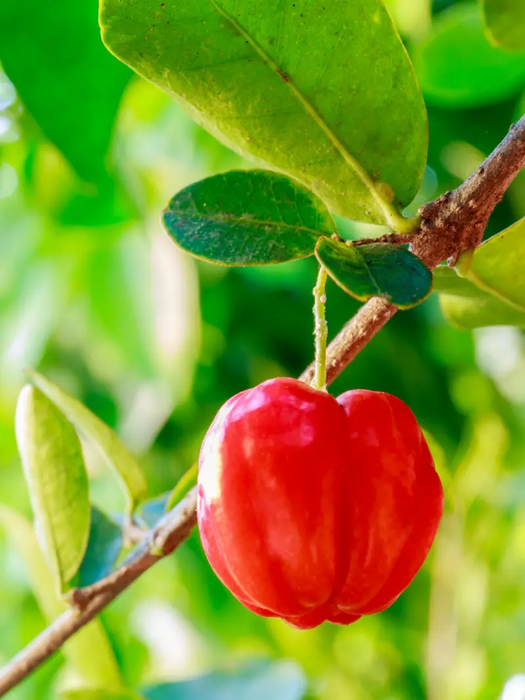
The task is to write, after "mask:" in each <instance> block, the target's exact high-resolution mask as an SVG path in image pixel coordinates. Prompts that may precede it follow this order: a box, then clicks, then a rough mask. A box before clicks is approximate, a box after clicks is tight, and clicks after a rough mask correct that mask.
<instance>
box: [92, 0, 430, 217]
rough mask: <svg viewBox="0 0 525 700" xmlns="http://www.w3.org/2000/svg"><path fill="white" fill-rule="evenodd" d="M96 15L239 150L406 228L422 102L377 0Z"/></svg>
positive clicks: (173, 2) (237, 3) (147, 70)
mask: <svg viewBox="0 0 525 700" xmlns="http://www.w3.org/2000/svg"><path fill="white" fill-rule="evenodd" d="M101 24H102V35H103V39H104V42H105V43H106V45H107V46H108V48H109V49H110V51H112V52H113V53H114V54H115V55H116V56H118V57H119V58H120V59H121V60H123V61H124V62H125V63H127V64H128V65H130V66H131V67H132V68H133V69H134V70H136V71H137V72H138V73H139V74H140V75H142V76H144V77H145V78H147V79H149V80H151V81H153V82H154V83H155V84H157V85H158V86H159V87H161V88H162V89H164V90H166V91H167V92H168V93H169V94H170V95H172V96H173V97H174V98H175V99H177V100H178V101H179V102H180V103H181V104H182V105H183V106H184V108H185V109H187V110H188V112H189V113H190V114H191V116H192V117H193V118H194V119H196V120H197V121H198V122H199V123H200V124H201V125H202V126H204V127H205V128H206V129H208V130H209V131H211V133H212V134H213V135H214V136H216V137H218V138H219V139H220V140H222V141H223V142H224V143H226V144H227V145H228V146H230V147H231V148H233V149H235V150H236V151H238V152H239V153H241V155H244V156H246V157H248V158H251V159H254V160H256V161H257V162H258V163H260V164H265V165H267V166H269V167H270V168H272V169H276V170H279V171H281V172H284V173H287V174H288V175H290V176H291V177H293V178H295V179H297V180H299V181H300V182H302V183H303V184H304V185H306V186H307V187H308V188H310V189H312V190H313V191H314V192H316V193H317V194H318V195H319V196H320V197H321V198H322V199H323V200H324V201H325V202H326V203H327V204H328V206H329V207H330V208H331V209H332V210H333V211H335V212H336V213H338V214H342V215H344V216H347V217H350V218H355V219H360V220H363V221H372V222H378V223H384V222H388V223H390V224H391V225H393V226H398V227H401V226H403V219H402V218H401V217H400V216H399V214H398V210H397V207H398V206H402V205H406V204H408V203H409V202H410V200H411V199H412V198H413V197H414V195H415V194H416V192H417V190H418V188H419V184H420V182H421V178H422V177H423V171H424V167H425V159H426V150H427V133H426V131H427V125H426V114H425V108H424V105H423V102H422V99H421V95H420V93H419V90H418V87H417V84H416V81H415V78H414V75H413V72H412V69H411V66H410V62H409V60H408V57H407V54H406V51H405V49H404V47H403V46H402V44H401V41H400V39H399V36H398V34H397V32H396V30H395V28H394V26H393V24H392V20H391V19H390V16H389V15H388V13H387V11H386V9H385V7H384V5H383V3H382V2H381V1H380V0H352V2H343V3H341V2H336V0H296V1H295V2H293V3H292V2H290V3H282V2H281V0H270V1H269V2H260V0H192V1H191V2H180V0H168V1H167V2H163V3H159V2H157V0H103V2H102V5H101ZM401 203H402V204H401Z"/></svg>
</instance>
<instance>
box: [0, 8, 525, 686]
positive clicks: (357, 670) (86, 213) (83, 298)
mask: <svg viewBox="0 0 525 700" xmlns="http://www.w3.org/2000/svg"><path fill="white" fill-rule="evenodd" d="M3 1H4V2H6V5H12V6H13V7H14V6H15V5H17V4H18V3H16V2H15V0H7V1H6V0H3ZM96 4H97V3H96V0H76V2H74V3H72V2H67V3H65V2H59V3H52V5H57V6H58V5H60V7H62V6H64V7H66V6H69V10H68V12H69V13H70V15H71V17H70V18H69V19H68V22H69V24H68V27H70V26H71V27H72V29H71V32H69V30H68V31H67V32H62V33H61V32H59V31H58V30H56V32H55V33H56V36H55V35H54V34H53V32H54V31H55V29H54V28H53V27H51V26H47V25H46V21H45V17H44V15H42V13H43V12H44V13H50V14H49V17H50V19H48V20H47V21H48V24H49V25H51V24H53V22H54V20H53V18H52V16H51V15H52V12H55V10H50V9H49V4H48V3H29V5H35V7H37V5H42V6H44V9H41V10H39V11H36V10H35V16H34V17H32V19H29V20H28V22H27V23H26V22H24V23H23V24H20V25H19V26H18V27H17V32H15V35H16V36H14V35H13V31H12V29H9V20H10V12H11V11H10V10H9V8H8V9H1V10H0V60H1V62H2V63H3V69H4V72H2V71H1V70H0V501H1V502H3V503H5V504H8V505H10V506H12V507H14V508H16V509H17V510H18V511H19V512H21V513H23V514H25V515H27V516H29V515H30V506H29V500H28V496H27V492H26V488H25V484H24V481H23V477H22V472H21V467H20V461H19V458H18V456H17V452H16V445H15V439H14V429H13V422H14V408H15V402H16V397H17V394H18V392H19V390H20V388H21V386H22V384H23V381H24V378H23V370H24V368H25V367H27V366H32V367H38V368H39V369H40V370H41V371H42V372H44V373H45V374H47V375H48V376H49V377H50V378H52V379H53V380H55V381H56V382H58V383H60V384H61V385H62V386H63V387H64V388H66V389H67V390H68V391H70V392H71V393H73V394H74V395H76V396H77V397H79V398H80V399H81V400H82V401H84V402H85V403H86V405H87V406H88V407H90V408H91V409H92V410H93V411H95V412H96V413H97V414H98V415H99V416H101V417H102V418H103V419H104V420H105V421H106V422H107V423H108V424H109V425H111V426H112V427H115V428H116V429H117V431H118V432H119V434H120V435H121V436H122V438H123V440H124V441H125V443H126V444H127V445H128V446H129V447H130V448H131V449H132V450H133V451H134V452H136V453H137V454H138V455H139V456H140V461H141V463H142V465H143V466H144V468H145V470H146V471H147V474H148V480H149V485H150V492H151V495H152V496H156V495H159V494H163V493H165V492H167V491H169V490H170V489H171V488H172V487H173V485H174V484H175V482H176V481H177V480H178V478H179V477H180V476H181V475H182V474H183V473H184V472H185V471H186V470H187V469H188V468H189V467H190V466H191V465H192V464H193V462H194V461H195V458H196V456H197V454H198V450H199V445H200V441H201V439H202V436H203V434H204V432H205V430H206V428H207V426H208V425H209V423H210V421H211V419H212V417H213V416H214V414H215V412H216V410H217V409H218V407H219V406H220V405H221V404H222V403H223V402H224V401H225V400H226V399H227V398H229V397H230V396H231V395H232V394H234V393H235V392H238V391H240V390H242V389H245V388H247V387H249V386H253V385H254V384H256V383H258V382H260V381H262V380H264V379H267V378H269V377H273V376H278V375H291V376H294V375H297V374H299V373H300V372H301V370H302V369H303V368H304V367H305V366H306V365H307V364H308V363H309V362H310V361H311V359H312V354H313V347H312V316H311V305H312V297H311V289H312V286H313V284H314V280H315V274H316V270H315V268H316V264H315V262H314V261H312V260H311V259H309V260H306V261H299V262H294V263H291V264H287V265H282V266H278V267H269V268H257V269H245V270H242V269H236V270H226V269H225V268H221V267H216V266H212V265H209V264H206V263H200V262H195V261H194V260H193V259H191V258H190V257H189V256H187V255H185V254H184V253H182V252H180V251H179V250H178V249H177V248H176V247H175V246H174V245H173V244H172V242H171V241H170V239H169V238H168V236H167V235H166V234H165V233H164V232H163V229H162V227H161V224H160V212H161V210H162V208H163V206H165V204H166V203H167V202H168V200H169V198H170V197H171V196H172V195H173V194H174V193H175V192H176V191H177V190H179V189H180V188H182V187H183V186H185V185H187V184H188V183H191V182H193V181H195V180H198V179H200V178H202V177H205V176H208V175H210V174H213V173H217V172H221V171H224V170H227V169H230V168H233V167H249V164H248V163H245V162H242V161H241V160H240V159H239V158H238V157H237V156H236V155H234V154H232V153H231V152H230V151H228V150H227V149H226V148H224V147H223V146H221V145H220V144H218V143H217V142H216V141H215V140H214V139H213V138H212V137H211V136H209V135H208V134H206V133H205V132H204V131H202V130H201V129H200V128H199V127H197V126H196V125H195V124H194V123H193V122H192V121H191V119H190V118H189V117H188V116H186V115H185V113H184V112H183V111H182V110H181V109H180V108H179V107H178V106H176V105H175V104H174V103H173V102H172V101H170V100H169V99H168V98H167V97H166V96H165V95H164V94H163V93H161V92H160V91H159V90H157V89H156V88H155V87H153V86H152V85H150V84H148V83H146V82H144V81H143V80H140V79H138V78H137V77H135V76H133V75H132V73H131V72H130V71H128V70H127V69H126V68H124V67H123V66H122V65H121V64H119V63H118V62H117V60H116V59H114V58H112V57H111V56H110V55H109V54H108V53H107V52H106V51H105V49H104V48H103V46H102V44H101V43H100V39H99V35H98V27H97V19H96V15H97V7H96ZM388 4H389V5H390V8H391V11H392V13H393V15H394V18H395V20H396V22H397V24H398V27H399V30H400V32H401V35H402V37H403V39H404V40H405V42H406V44H407V46H408V48H409V51H410V53H411V55H412V56H413V59H414V62H415V67H416V72H417V75H418V78H419V80H420V84H421V87H422V90H423V93H424V96H425V99H426V101H427V105H428V111H429V121H430V150H429V165H428V168H427V171H426V174H425V178H424V183H423V188H422V191H421V193H420V195H419V196H418V199H417V201H416V203H415V205H413V206H412V208H411V209H412V210H414V209H415V207H416V206H417V205H418V204H420V203H421V202H423V201H425V200H428V199H430V198H433V197H435V196H437V195H438V194H439V193H440V192H443V191H444V190H447V189H451V188H453V187H455V186H457V185H458V184H459V183H460V182H461V181H462V180H463V179H464V178H466V177H467V176H468V175H469V174H470V173H471V172H472V170H473V169H474V168H476V167H477V165H479V163H480V162H481V161H482V160H483V158H484V157H485V156H486V155H487V154H488V153H489V152H490V151H491V150H492V148H493V147H494V146H495V145H496V144H497V143H498V142H499V141H500V140H501V139H502V138H503V136H504V135H505V133H506V132H507V130H508V127H509V125H510V124H511V123H512V122H513V121H515V120H516V119H517V118H518V117H519V116H520V115H521V114H522V112H523V104H524V103H525V100H524V99H523V91H524V89H525V54H521V55H520V54H506V53H504V52H502V51H500V50H498V49H495V48H493V47H491V46H490V44H489V43H488V41H487V40H486V39H485V37H484V35H483V31H482V27H481V21H480V16H479V9H478V7H477V6H476V5H474V4H471V3H453V2H448V1H447V0H436V1H435V2H434V6H433V8H431V7H430V5H429V1H428V0H417V1H415V0H389V3H388ZM56 11H58V10H56ZM13 13H14V10H13V12H11V15H13ZM39 13H40V14H39ZM82 13H84V14H85V15H86V17H88V20H87V21H86V22H84V20H82V23H81V28H82V31H79V32H77V33H75V31H76V30H75V26H76V25H75V23H76V22H77V19H78V17H80V16H81V15H82ZM27 14H28V15H29V14H30V12H29V10H28V12H27ZM3 21H4V22H5V24H4V29H2V22H3ZM79 22H80V20H79ZM31 32H37V34H38V35H42V34H43V35H45V36H46V37H47V36H49V37H51V39H50V40H49V39H48V38H46V39H45V42H44V44H45V51H44V52H42V50H39V48H38V45H37V46H35V41H34V36H32V35H31ZM46 32H47V34H46ZM37 34H35V36H36V35H37ZM77 34H78V36H77ZM40 43H42V41H41V42H40ZM37 44H38V42H37ZM44 44H43V45H44ZM84 44H85V48H86V56H87V58H86V60H79V61H78V64H77V63H76V62H75V60H73V58H72V56H73V55H74V52H75V50H77V49H78V50H79V51H80V52H81V51H82V50H83V48H84ZM88 49H89V50H88ZM0 66H1V64H0ZM8 76H9V77H8ZM14 84H17V86H18V91H17V89H15V87H14ZM22 86H23V88H22ZM64 154H65V155H66V156H67V158H66V157H65V156H64ZM524 215H525V179H521V180H520V179H519V178H518V180H517V181H516V182H515V183H514V185H513V186H512V187H511V189H510V191H509V193H508V195H507V197H506V198H505V200H504V202H503V203H502V204H501V205H500V206H499V207H498V209H497V210H496V212H495V214H494V216H493V219H492V220H491V223H490V226H489V231H488V234H493V233H496V232H497V231H500V230H501V229H503V228H505V227H506V226H508V225H510V224H511V223H513V222H514V221H515V220H517V219H518V218H520V217H522V216H524ZM341 231H342V232H343V233H344V235H346V236H349V237H353V236H363V235H377V233H380V232H382V229H380V228H378V227H372V226H364V225H356V224H352V223H351V222H348V221H344V222H341ZM357 307H358V304H357V302H354V301H353V300H352V299H351V298H350V297H348V296H345V295H344V294H343V293H342V292H341V291H340V290H338V289H337V288H336V287H335V285H332V284H331V285H330V287H329V289H328V311H327V313H328V321H329V328H330V331H331V333H332V334H333V333H335V332H336V331H337V330H339V328H340V327H341V326H342V325H343V323H344V322H345V321H346V320H347V319H348V318H349V317H350V316H351V315H352V314H353V313H354V312H355V310H356V309H357ZM357 387H359V388H369V389H377V390H383V391H387V392H391V393H393V394H395V395H397V396H399V397H400V398H402V399H403V400H404V401H406V402H407V403H408V405H409V406H410V407H411V408H412V409H413V411H414V412H415V413H416V415H417V417H418V419H419V421H420V423H421V424H422V426H423V427H424V428H425V430H426V431H428V433H429V435H430V438H429V439H431V444H432V447H433V452H434V455H435V457H436V461H437V466H438V469H439V471H440V474H441V476H442V479H443V482H444V485H445V489H446V496H447V505H446V514H445V517H444V520H443V524H442V527H441V530H440V532H439V535H438V538H437V541H436V543H435V546H434V548H433V550H432V553H431V555H430V557H429V559H428V561H427V563H426V564H425V567H424V569H423V570H422V571H421V572H420V574H419V575H418V576H417V578H416V580H415V581H414V583H413V584H412V585H411V586H410V588H409V590H408V591H407V592H406V593H405V594H403V595H402V596H401V598H400V599H399V600H398V601H397V602H396V603H395V604H394V605H393V606H392V608H391V609H389V610H388V611H387V612H384V613H382V614H380V615H377V616H371V617H367V618H363V619H361V620H360V621H359V622H358V623H357V624H354V625H351V626H350V627H346V628H345V627H342V628H340V627H335V626H330V625H323V626H322V627H321V628H318V629H316V630H312V631H308V632H299V631H296V630H293V629H291V628H290V627H288V626H286V625H285V624H284V623H282V622H280V621H277V620H265V619H262V618H258V617H256V616H255V615H253V614H252V613H249V612H248V611H246V610H245V609H244V608H243V607H242V606H241V605H240V604H239V603H237V601H236V600H235V599H234V598H233V596H232V595H230V593H229V592H228V591H227V590H226V589H225V588H224V587H223V586H222V584H220V583H219V581H218V580H217V579H216V578H215V576H214V574H213V573H212V571H211V569H210V567H209V565H208V564H207V562H206V560H205V558H204V556H203V553H202V550H201V546H200V543H199V539H198V536H197V534H196V533H194V535H193V536H192V537H191V540H190V541H189V542H188V543H187V544H185V545H184V546H183V547H182V548H181V549H180V550H179V551H178V553H177V555H176V556H174V557H171V558H170V559H169V560H167V561H164V562H162V563H161V564H159V565H157V566H156V567H155V568H154V569H153V570H152V571H150V572H149V573H148V574H147V575H146V576H144V577H143V578H142V579H140V580H139V582H138V583H136V584H135V585H134V586H133V587H132V588H131V589H130V590H128V591H127V592H126V593H125V594H124V595H123V596H121V597H120V598H119V599H118V600H117V601H116V602H115V604H113V605H112V606H111V607H110V609H109V610H107V611H105V612H104V614H103V616H102V618H103V623H104V626H105V628H106V630H107V633H108V635H109V639H110V642H111V647H112V650H113V651H112V652H111V653H114V655H115V658H116V661H117V663H118V665H119V667H120V669H121V672H122V674H123V677H124V679H125V681H126V683H127V684H129V685H130V686H131V687H135V688H140V687H144V686H148V685H151V684H153V683H158V682H161V681H162V682H169V681H175V680H180V679H188V678H190V677H195V676H198V675H200V674H203V673H207V672H210V671H218V670H224V669H230V668H232V667H235V666H239V665H242V664H244V663H245V662H249V661H252V660H253V659H269V660H273V661H275V663H276V664H278V665H276V666H274V667H273V666H270V667H269V668H273V669H274V672H275V673H281V674H284V676H286V678H287V679H288V681H287V682H288V685H287V686H286V687H287V688H288V690H287V691H286V692H288V694H287V695H286V694H285V691H284V690H283V694H282V698H277V697H276V698H275V700H282V699H284V700H294V699H295V698H299V697H302V696H303V697H308V698H310V699H313V698H319V699H323V700H340V699H341V700H347V699H351V700H418V699H420V698H421V699H422V698H429V699H430V700H470V699H474V698H476V699H480V700H485V699H487V700H489V699H490V700H495V699H498V698H501V700H524V699H525V675H524V674H525V509H524V508H523V505H522V503H523V501H524V500H525V342H524V337H523V333H522V331H521V330H519V329H516V328H511V327H492V328H483V329H478V330H477V331H475V332H474V333H466V332H461V331H459V330H456V329H454V328H452V327H451V326H449V325H448V324H447V323H446V322H445V320H444V318H443V316H442V314H441V312H440V309H439V303H438V300H437V298H435V297H434V296H432V297H431V298H430V299H429V300H428V301H426V302H425V303H424V304H423V305H422V306H420V307H418V308H416V309H414V310H413V311H409V312H402V313H399V314H398V315H397V316H396V317H394V319H393V320H392V321H391V322H390V323H389V325H388V326H387V328H386V329H385V330H384V331H383V332H382V333H381V334H380V336H378V337H376V338H375V339H374V340H373V342H372V343H371V344H370V345H369V346H368V347H367V348H366V349H365V351H363V352H362V353H361V355H359V357H358V358H357V359H356V360H355V361H354V362H353V363H352V365H351V366H350V367H349V368H348V369H347V370H346V371H345V372H344V374H343V375H342V376H341V377H340V378H339V379H338V380H337V382H336V383H335V384H334V385H333V387H332V390H333V392H334V393H335V394H338V393H340V392H342V391H345V390H348V389H351V388H357ZM85 451H86V460H87V462H88V467H89V470H90V475H91V489H92V496H93V500H94V502H95V503H96V504H97V505H99V506H100V507H101V508H103V509H104V510H105V511H107V512H109V513H118V512H121V511H122V507H123V501H122V497H121V495H120V492H119V490H118V487H117V485H116V484H115V481H114V479H113V476H112V475H111V474H110V473H109V472H108V470H107V468H106V466H105V464H104V463H102V462H101V461H100V459H99V458H98V456H97V454H96V453H95V452H94V451H93V449H92V448H91V447H90V446H89V445H86V446H85ZM0 572H1V573H0V662H6V661H7V660H8V659H9V658H10V657H12V656H13V655H14V654H15V653H16V652H17V651H18V650H19V649H20V648H21V647H23V646H24V645H25V644H27V643H28V642H29V641H30V640H31V639H32V638H33V637H34V636H35V635H36V634H37V633H38V632H39V631H40V630H41V629H42V628H43V627H44V626H45V620H44V617H43V615H42V613H41V611H40V609H39V606H38V602H37V600H36V599H35V597H34V594H33V592H32V584H31V581H30V577H29V574H28V567H27V562H25V561H24V556H23V553H22V552H21V551H20V548H19V547H18V546H17V545H16V536H15V535H14V534H13V532H10V531H9V528H7V530H4V531H3V532H2V535H1V539H0ZM279 664H280V665H279ZM72 676H74V672H73V671H72V670H71V669H70V668H68V667H67V666H66V665H65V664H64V658H63V657H62V656H60V655H59V656H57V657H55V658H54V659H53V660H52V661H51V662H49V663H48V664H47V665H45V666H44V668H42V669H40V670H39V671H38V672H37V673H36V674H35V675H34V676H32V678H31V679H29V680H27V681H26V682H25V683H24V684H23V685H22V686H20V687H19V688H17V689H16V690H15V691H13V692H12V695H10V697H12V698H13V700H33V699H34V698H38V699H39V700H46V699H48V698H49V699H51V698H55V697H57V690H56V688H57V687H61V686H63V685H64V684H65V683H67V682H68V681H69V680H70V679H71V677H72ZM285 685H286V684H285ZM181 687H182V686H181ZM194 687H195V688H197V686H194ZM203 687H204V686H203ZM283 687H284V686H283ZM304 689H306V690H304ZM303 690H304V692H305V693H307V695H303ZM190 691H191V686H188V690H187V693H190ZM167 692H168V691H166V693H167ZM228 692H229V694H228ZM243 693H244V694H243ZM150 697H151V698H152V700H153V698H154V700H157V698H158V699H159V700H162V699H163V698H177V699H179V698H189V697H198V698H203V700H204V698H206V697H207V694H206V690H202V689H201V691H199V690H195V691H194V692H193V695H190V694H186V695H182V694H175V691H173V694H171V695H169V694H165V695H160V694H157V695H154V694H151V696H150ZM220 697H221V698H222V697H224V698H227V697H231V698H237V697H239V698H245V697H246V698H251V697H253V698H257V700H258V699H259V697H262V695H260V696H259V695H256V694H255V693H254V694H253V695H250V694H249V693H246V691H240V694H237V695H236V694H235V692H234V691H233V690H230V691H226V694H225V695H224V696H222V695H221V696H220ZM265 697H266V696H265Z"/></svg>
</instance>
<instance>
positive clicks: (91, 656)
mask: <svg viewBox="0 0 525 700" xmlns="http://www.w3.org/2000/svg"><path fill="white" fill-rule="evenodd" d="M0 527H1V528H2V529H4V530H5V532H6V534H7V535H8V537H9V539H10V541H11V542H12V544H13V546H14V548H15V550H16V553H17V554H18V555H19V556H20V557H21V558H22V559H23V561H24V564H25V566H26V569H27V572H28V574H29V580H30V584H31V587H32V589H33V592H34V594H35V597H36V599H37V602H38V605H39V607H40V609H41V611H42V614H43V615H44V617H45V618H46V619H47V621H48V622H49V623H51V622H52V621H53V620H54V619H55V618H57V617H58V616H59V615H61V614H62V613H63V612H64V611H65V610H66V609H67V606H66V604H65V603H64V602H63V601H62V600H61V599H60V598H59V596H58V595H57V591H56V586H55V582H54V579H53V576H52V574H51V571H50V569H49V567H48V565H47V563H46V561H45V559H44V556H43V554H42V552H41V551H40V548H39V546H38V543H37V540H36V537H35V533H34V531H33V528H32V526H31V523H29V522H28V520H26V518H24V517H23V516H22V515H20V514H19V513H17V512H16V511H14V510H12V509H11V508H9V507H8V506H4V505H2V506H0ZM61 651H62V653H63V654H64V657H65V658H66V660H67V661H68V662H69V663H70V664H71V666H72V667H73V668H74V669H75V671H76V672H77V673H78V674H79V675H80V678H81V679H82V681H83V682H84V683H86V684H89V685H91V686H95V687H98V686H102V687H105V688H118V687H120V685H121V682H122V681H121V675H120V670H119V667H118V664H117V660H116V658H115V654H114V652H113V649H112V647H111V644H110V642H109V639H108V636H107V634H106V632H105V630H104V627H103V625H102V623H101V622H100V620H93V622H90V623H89V624H88V625H86V626H85V627H83V628H82V629H81V630H80V631H79V632H77V634H76V635H75V636H74V637H72V638H71V639H70V640H68V641H67V642H66V643H65V644H64V646H63V647H62V649H61Z"/></svg>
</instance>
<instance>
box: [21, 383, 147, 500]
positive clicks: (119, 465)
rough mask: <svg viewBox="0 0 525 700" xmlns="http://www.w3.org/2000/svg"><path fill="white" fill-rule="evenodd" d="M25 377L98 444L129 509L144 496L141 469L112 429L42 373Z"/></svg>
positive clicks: (145, 488) (145, 484)
mask: <svg viewBox="0 0 525 700" xmlns="http://www.w3.org/2000/svg"><path fill="white" fill-rule="evenodd" d="M29 377H30V379H31V381H32V382H33V384H34V385H35V386H37V387H38V388H39V389H40V390H41V391H43V392H44V394H46V396H47V397H48V398H49V399H51V401H52V402H53V403H54V404H55V405H56V406H58V408H60V410H61V411H63V413H64V414H65V415H66V416H67V418H68V419H69V420H70V421H71V423H73V425H74V426H75V427H76V428H77V429H78V430H79V431H80V432H81V433H82V434H83V435H85V436H86V437H88V438H90V439H91V440H92V441H93V442H94V443H95V444H96V445H97V446H98V448H99V449H100V450H101V452H102V453H103V455H104V456H105V458H106V460H107V461H108V463H109V464H110V465H111V466H112V467H113V469H114V470H115V472H116V474H117V475H118V476H119V478H120V480H121V482H122V485H123V487H124V489H125V492H126V495H127V497H128V499H129V508H130V510H132V509H133V507H134V505H135V504H136V503H138V502H140V501H142V500H144V498H145V497H146V495H147V493H148V484H147V482H146V477H145V475H144V472H143V471H142V468H141V466H140V464H139V463H138V462H137V460H136V459H135V457H134V456H133V455H132V454H131V452H130V451H129V450H128V449H127V447H125V445H124V444H123V443H122V441H121V440H120V438H119V437H118V436H117V435H116V433H115V432H114V431H113V430H111V428H110V427H109V426H107V425H106V424H105V423H103V422H102V421H101V420H100V418H98V417H97V416H96V415H95V414H94V413H92V412H91V411H90V410H89V409H88V408H86V407H85V406H84V404H82V403H81V402H80V401H78V400H77V399H75V398H73V397H72V396H70V395H69V394H67V393H66V392H65V391H64V390H63V389H61V388H60V387H59V386H57V385H56V384H55V383H54V382H52V381H51V380H49V379H47V378H46V377H44V376H43V375H42V374H39V373H38V372H29Z"/></svg>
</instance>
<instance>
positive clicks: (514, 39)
mask: <svg viewBox="0 0 525 700" xmlns="http://www.w3.org/2000/svg"><path fill="white" fill-rule="evenodd" d="M481 7H482V11H483V18H484V20H485V32H486V34H487V36H488V38H489V41H491V42H492V43H493V44H495V45H496V46H500V47H501V48H502V49H506V50H507V51H525V3H524V2H523V0H481Z"/></svg>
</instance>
